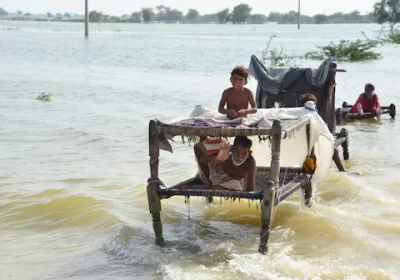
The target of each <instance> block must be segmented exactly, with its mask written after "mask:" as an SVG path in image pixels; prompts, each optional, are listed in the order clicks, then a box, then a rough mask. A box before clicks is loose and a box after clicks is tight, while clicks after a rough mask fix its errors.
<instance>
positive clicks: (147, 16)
mask: <svg viewBox="0 0 400 280" xmlns="http://www.w3.org/2000/svg"><path fill="white" fill-rule="evenodd" d="M142 17H143V21H144V22H150V21H152V20H153V18H154V12H153V8H142Z"/></svg>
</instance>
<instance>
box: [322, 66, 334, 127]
mask: <svg viewBox="0 0 400 280" xmlns="http://www.w3.org/2000/svg"><path fill="white" fill-rule="evenodd" d="M336 66H337V65H336V63H332V73H331V75H330V77H329V82H328V88H327V93H326V95H327V98H326V107H325V115H324V117H323V119H324V121H325V123H327V124H328V128H329V131H330V132H331V133H335V129H336V123H335V119H336V118H335V87H336V82H335V77H336Z"/></svg>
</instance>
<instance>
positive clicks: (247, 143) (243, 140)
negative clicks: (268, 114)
mask: <svg viewBox="0 0 400 280" xmlns="http://www.w3.org/2000/svg"><path fill="white" fill-rule="evenodd" d="M238 145H239V146H242V147H243V148H247V149H249V150H250V149H251V146H252V145H253V142H252V141H251V140H250V139H249V138H247V137H246V136H237V137H236V138H235V140H234V141H233V146H238Z"/></svg>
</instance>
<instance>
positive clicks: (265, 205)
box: [258, 120, 282, 254]
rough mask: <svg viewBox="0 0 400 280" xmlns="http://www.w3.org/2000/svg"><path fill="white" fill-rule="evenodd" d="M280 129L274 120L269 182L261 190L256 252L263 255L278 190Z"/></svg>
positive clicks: (277, 122)
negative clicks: (259, 228)
mask: <svg viewBox="0 0 400 280" xmlns="http://www.w3.org/2000/svg"><path fill="white" fill-rule="evenodd" d="M281 139H282V127H281V121H280V120H274V122H273V123H272V130H271V167H270V168H271V180H270V181H268V183H267V185H266V186H265V187H264V190H263V200H262V203H261V233H260V247H259V248H258V251H259V252H260V253H261V254H265V253H266V252H267V251H268V247H267V243H268V239H269V232H270V230H271V224H272V213H273V210H274V206H275V190H276V189H278V188H279V173H280V164H279V157H280V151H281Z"/></svg>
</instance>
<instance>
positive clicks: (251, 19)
mask: <svg viewBox="0 0 400 280" xmlns="http://www.w3.org/2000/svg"><path fill="white" fill-rule="evenodd" d="M251 11H252V7H250V6H249V5H247V4H239V5H237V6H235V7H233V9H232V10H230V9H229V8H226V9H223V10H221V11H218V12H216V13H212V14H204V15H201V14H200V13H199V12H198V11H197V10H195V9H189V10H188V12H187V13H186V14H184V13H183V12H182V11H180V10H178V9H173V8H171V7H168V6H165V5H159V6H157V7H155V8H142V9H141V10H140V11H135V12H133V13H131V14H124V15H122V16H111V15H107V14H103V13H102V12H99V11H96V10H94V11H91V12H90V13H89V21H90V22H115V23H117V22H121V23H122V22H129V23H142V22H143V23H151V22H158V23H177V22H179V23H220V24H225V23H233V24H242V23H250V24H262V23H266V22H276V23H279V24H296V23H297V21H298V14H297V12H296V11H289V12H288V13H278V12H270V13H269V15H268V16H267V15H264V14H256V13H255V14H252V13H251ZM6 15H9V13H8V12H6V11H5V10H4V9H2V8H0V16H6ZM16 15H17V17H13V18H11V19H18V17H19V18H21V17H24V18H31V17H34V16H33V15H32V14H31V13H23V12H21V11H17V14H16ZM42 19H47V20H62V21H83V16H79V15H71V14H69V13H63V14H62V13H57V14H54V15H53V14H51V13H47V14H45V16H42ZM375 22H376V19H375V17H374V13H373V12H370V13H368V14H365V15H361V13H360V12H359V11H357V10H355V11H353V12H351V13H342V12H337V13H334V14H331V15H324V14H316V15H314V16H309V15H304V14H301V15H300V23H301V24H329V23H375Z"/></svg>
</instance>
